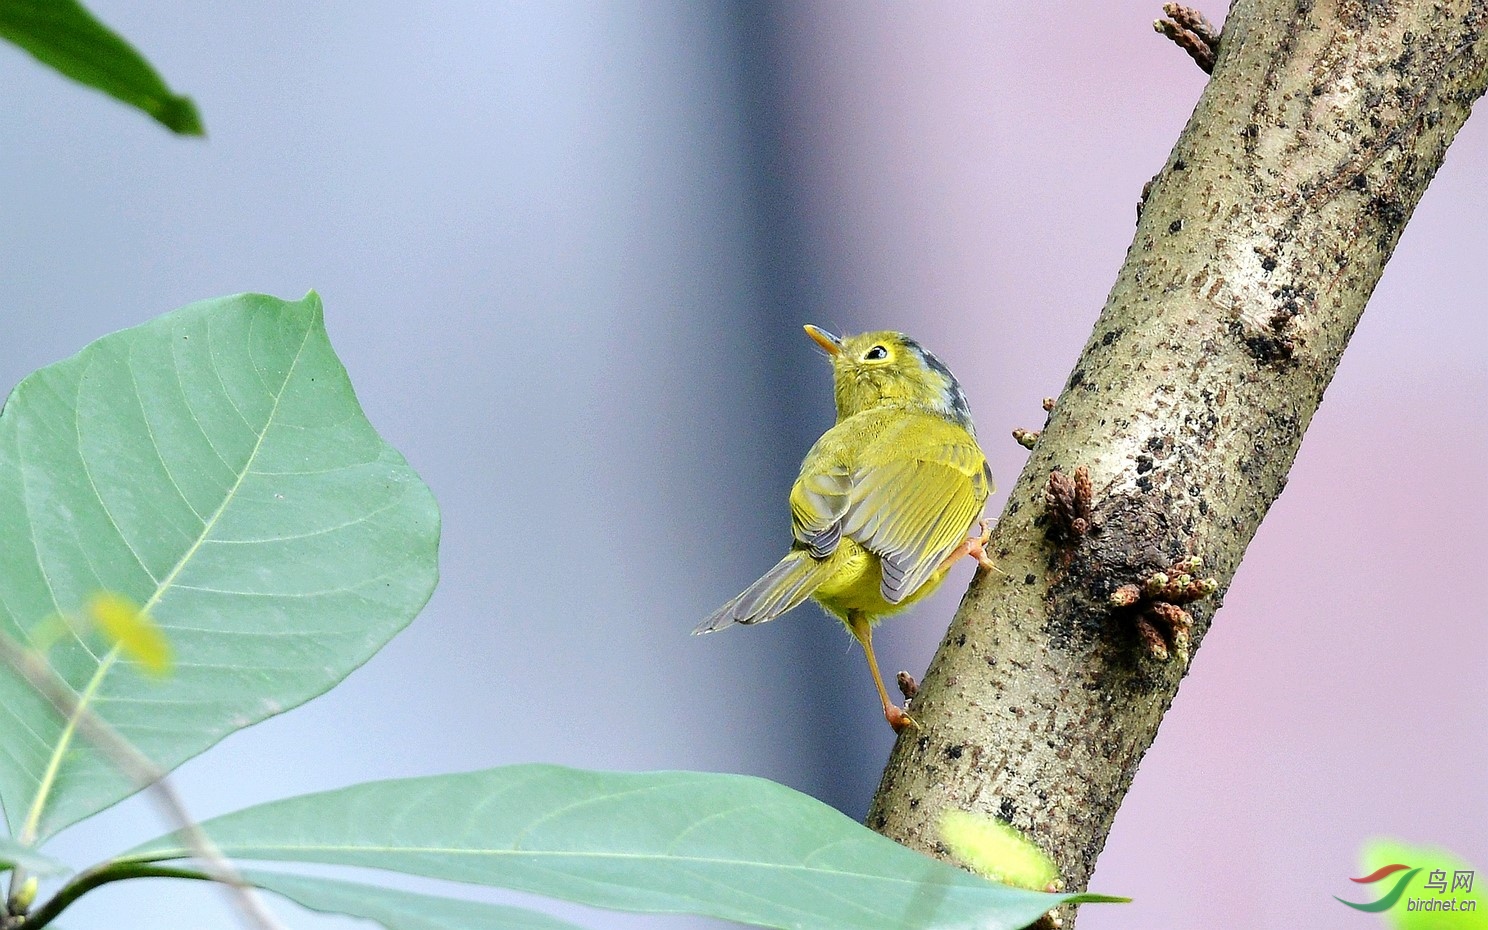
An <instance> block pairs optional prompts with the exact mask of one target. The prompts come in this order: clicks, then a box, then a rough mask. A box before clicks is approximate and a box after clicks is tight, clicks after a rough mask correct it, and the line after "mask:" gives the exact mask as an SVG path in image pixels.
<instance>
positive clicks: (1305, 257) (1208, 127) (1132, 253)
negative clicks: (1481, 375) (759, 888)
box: [868, 0, 1488, 889]
mask: <svg viewBox="0 0 1488 930" xmlns="http://www.w3.org/2000/svg"><path fill="white" fill-rule="evenodd" d="M1485 18H1488V7H1485V5H1484V4H1482V3H1480V2H1479V3H1474V2H1470V0H1444V2H1423V0H1377V2H1371V3H1367V4H1363V3H1358V2H1353V0H1316V2H1314V0H1249V2H1246V0H1241V2H1238V3H1236V4H1235V7H1234V9H1233V10H1232V12H1231V14H1230V17H1229V21H1228V22H1227V23H1226V25H1225V29H1224V37H1223V42H1222V44H1221V45H1220V46H1219V55H1218V58H1217V60H1216V62H1215V68H1214V75H1213V78H1212V80H1211V81H1210V83H1209V85H1208V87H1207V88H1206V90H1205V92H1204V94H1203V97H1202V98H1201V100H1200V101H1199V104H1198V106H1197V108H1196V109H1195V111H1194V114H1193V116H1192V117H1191V119H1190V120H1189V124H1188V126H1187V128H1186V129H1185V130H1184V132H1183V134H1182V136H1181V137H1180V138H1179V140H1178V143H1177V145H1176V146H1175V147H1174V149H1173V152H1172V154H1171V155H1170V156H1169V158H1168V162H1167V164H1166V165H1165V166H1164V168H1163V170H1162V172H1161V173H1160V174H1159V176H1158V177H1157V178H1156V179H1155V183H1154V184H1153V186H1152V190H1151V196H1150V198H1149V199H1148V201H1147V204H1146V208H1145V209H1144V210H1143V212H1142V215H1141V219H1140V221H1139V224H1138V227H1137V234H1136V238H1135V240H1134V242H1133V243H1132V246H1131V249H1130V250H1129V251H1128V253H1127V258H1126V263H1125V265H1124V266H1123V267H1122V269H1121V272H1120V274H1119V276H1118V278H1117V280H1116V284H1115V286H1114V287H1113V289H1112V291H1111V294H1110V297H1109V298H1108V300H1107V304H1106V307H1105V309H1104V311H1103V312H1102V314H1101V317H1100V319H1099V321H1098V322H1097V323H1096V326H1095V331H1094V333H1093V334H1092V336H1091V338H1090V341H1089V342H1088V343H1087V344H1086V346H1085V348H1084V351H1083V352H1082V354H1081V356H1080V359H1079V361H1078V362H1077V363H1076V366H1075V369H1074V371H1073V373H1072V374H1071V375H1070V378H1069V382H1068V384H1067V385H1066V387H1065V390H1064V393H1063V394H1062V396H1061V397H1060V398H1059V399H1058V402H1057V403H1056V404H1055V406H1054V409H1053V416H1052V418H1051V419H1050V422H1049V424H1048V427H1047V429H1045V430H1044V431H1043V433H1042V435H1041V437H1038V438H1037V440H1036V442H1035V443H1034V446H1033V452H1032V454H1031V456H1030V457H1029V460H1028V465H1027V467H1026V468H1025V469H1024V471H1023V474H1022V476H1021V477H1020V478H1019V480H1018V483H1017V485H1016V486H1015V487H1014V488H1013V490H1012V492H1011V494H1010V496H1009V498H1008V502H1007V506H1006V508H1005V510H1004V511H1003V515H1002V519H1001V520H1000V521H999V523H998V525H997V528H996V531H995V533H994V535H993V537H992V541H991V543H990V544H989V546H988V551H989V552H993V553H995V554H996V557H997V559H998V562H999V564H1000V565H1001V566H1002V568H1003V570H1004V571H1006V572H1007V575H1006V576H1002V575H998V574H995V573H982V574H981V575H979V577H978V579H977V581H976V583H975V584H974V585H973V586H972V589H971V591H970V592H969V594H968V595H967V597H966V599H965V600H964V602H963V603H962V605H961V609H960V610H959V611H958V613H957V615H956V618H955V620H954V622H953V623H952V625H951V628H950V630H949V632H948V633H947V634H946V638H945V640H944V641H943V642H942V643H941V645H940V649H939V651H938V652H937V653H936V656H935V659H934V660H933V662H932V663H931V666H930V669H929V671H928V673H927V674H926V676H925V679H924V681H923V682H921V684H920V691H919V695H918V696H917V697H916V698H915V702H914V716H915V719H916V720H918V721H919V722H920V725H921V727H922V729H920V730H919V731H909V732H907V733H905V734H904V735H903V736H902V737H901V738H900V739H899V742H898V743H897V745H896V746H895V749H894V753H893V755H892V757H891V759H890V761H889V765H888V768H887V770H886V771H885V773H884V778H883V782H882V784H881V785H880V787H879V791H878V795H877V797H876V798H875V800H874V803H873V806H872V809H871V810H870V812H869V815H868V823H869V825H870V826H871V827H873V828H875V829H877V830H879V831H881V832H883V833H885V834H887V835H889V836H891V837H893V838H895V839H897V840H900V841H901V842H904V843H906V844H908V845H910V846H913V847H916V848H918V849H922V850H925V851H927V852H930V853H931V854H935V855H941V856H944V855H945V849H944V847H942V846H941V845H940V842H939V839H938V835H937V830H936V823H937V820H938V818H939V815H940V812H941V811H943V810H945V809H947V808H960V809H966V810H975V811H982V812H987V813H991V814H994V815H997V816H1000V817H1002V818H1003V819H1005V820H1008V821H1010V822H1012V823H1013V824H1014V825H1016V826H1018V827H1019V828H1021V829H1023V830H1025V831H1026V832H1027V833H1028V834H1029V835H1030V836H1031V837H1032V838H1033V839H1034V840H1035V841H1037V842H1038V843H1039V844H1040V845H1041V846H1043V847H1044V848H1045V849H1046V850H1047V851H1048V852H1049V853H1050V854H1051V855H1052V856H1053V857H1054V859H1055V861H1056V862H1057V863H1058V864H1059V866H1060V869H1061V872H1062V874H1063V877H1064V880H1065V882H1066V884H1067V886H1068V887H1070V888H1073V889H1079V888H1083V887H1084V886H1085V885H1086V882H1087V881H1088V879H1089V877H1090V874H1091V872H1092V870H1093V869H1094V866H1095V860H1096V856H1097V855H1098V854H1099V853H1100V850H1101V848H1102V846H1103V845H1104V843H1105V839H1106V834H1107V832H1108V831H1109V829H1110V826H1111V822H1112V819H1113V818H1114V817H1115V814H1116V809H1117V807H1118V806H1119V805H1120V803H1121V799H1122V797H1123V796H1124V795H1125V793H1126V790H1127V788H1128V786H1129V785H1130V783H1131V779H1132V776H1133V774H1134V773H1135V771H1136V767H1137V763H1138V762H1139V761H1140V760H1141V758H1142V754H1143V753H1144V752H1146V750H1147V747H1148V746H1149V745H1151V743H1152V740H1153V738H1154V736H1155V735H1156V733H1157V728H1158V725H1159V724H1160V723H1161V721H1162V717H1163V714H1164V712H1165V711H1166V710H1167V708H1168V706H1169V704H1170V703H1171V701H1172V699H1173V696H1174V694H1175V693H1176V691H1177V688H1178V683H1179V680H1180V679H1181V678H1182V676H1183V673H1184V671H1185V666H1184V663H1183V662H1182V661H1181V660H1180V659H1179V658H1177V657H1176V656H1175V657H1173V658H1170V659H1169V660H1168V661H1166V662H1164V661H1161V660H1160V659H1159V658H1157V657H1156V655H1154V654H1152V653H1150V652H1149V651H1148V646H1150V645H1151V643H1150V636H1147V634H1142V633H1139V630H1138V625H1137V624H1136V623H1135V622H1134V619H1133V618H1134V616H1137V614H1136V613H1134V611H1132V610H1130V609H1122V608H1120V607H1117V606H1113V604H1112V600H1111V598H1112V595H1113V594H1115V593H1116V592H1117V591H1118V590H1120V589H1122V588H1123V587H1124V586H1128V585H1138V586H1141V585H1143V584H1144V582H1145V580H1146V579H1150V578H1151V577H1152V576H1153V574H1154V573H1156V572H1164V571H1167V570H1168V568H1169V567H1170V566H1173V565H1174V564H1175V563H1180V562H1182V561H1183V560H1185V559H1187V558H1188V557H1190V556H1194V555H1201V556H1202V558H1203V563H1204V573H1205V574H1206V575H1213V576H1215V578H1216V579H1217V581H1218V591H1217V592H1216V596H1215V597H1214V598H1209V599H1203V600H1196V601H1194V602H1193V603H1191V604H1188V605H1187V606H1186V610H1187V611H1188V612H1189V613H1190V614H1191V616H1192V629H1191V637H1192V646H1193V648H1195V649H1196V648H1197V647H1198V645H1199V644H1200V643H1201V642H1202V640H1203V637H1204V634H1205V632H1206V631H1207V630H1208V628H1209V623H1210V620H1211V618H1212V616H1213V612H1214V610H1215V609H1216V608H1217V606H1218V602H1219V600H1220V599H1221V598H1222V597H1223V593H1224V591H1225V590H1226V589H1227V587H1228V585H1229V582H1230V579H1231V578H1232V577H1233V575H1234V572H1235V570H1236V568H1237V567H1238V565H1239V564H1240V559H1241V556H1242V555H1243V553H1244V551H1245V547H1246V546H1247V545H1248V544H1249V542H1250V540H1251V537H1252V536H1253V535H1254V534H1255V532H1256V529H1257V527H1258V526H1259V525H1260V522H1261V518H1262V517H1263V516H1264V515H1265V514H1266V511H1267V510H1268V509H1269V508H1270V506H1271V504H1272V502H1273V501H1275V499H1276V497H1277V495H1279V494H1280V493H1281V489H1282V487H1283V486H1284V485H1285V483H1286V475H1287V472H1288V470H1289V469H1290V468H1291V465H1292V460H1293V458H1294V457H1295V455H1296V452H1297V448H1298V446H1299V444H1300V443H1301V441H1302V435H1303V433H1304V431H1305V430H1306V429H1307V425H1308V423H1309V422H1310V421H1311V419H1312V416H1313V413H1314V412H1315V411H1316V409H1317V406H1318V403H1319V402H1320V401H1321V399H1322V395H1323V389H1324V388H1325V387H1326V386H1327V384H1328V382H1329V381H1330V380H1331V379H1332V377H1333V372H1334V370H1335V369H1336V367H1337V365H1338V361H1339V358H1340V357H1341V355H1342V353H1343V349H1344V346H1345V345H1346V344H1347V342H1348V339H1349V336H1350V335H1351V334H1352V333H1353V331H1354V327H1355V326H1356V325H1357V324H1358V321H1359V316H1360V314H1361V313H1362V312H1363V309H1364V305H1365V304H1366V302H1367V301H1368V299H1369V296H1370V294H1371V293H1372V292H1373V290H1374V287H1375V284H1376V283H1377V282H1378V281H1379V278H1380V274H1381V273H1382V271H1383V270H1384V266H1385V262H1386V261H1387V260H1388V259H1389V257H1390V254H1391V252H1392V251H1393V250H1394V247H1395V243H1396V241H1397V240H1398V239H1399V237H1400V233H1401V230H1402V229H1403V228H1404V226H1405V223H1406V221H1407V220H1408V219H1409V217H1410V215H1411V212H1412V211H1413V210H1414V209H1415V206H1416V204H1417V202H1418V201H1419V200H1420V197H1421V195H1422V193H1423V192H1424V191H1425V189H1426V186H1427V184H1428V183H1429V182H1430V180H1431V178H1432V176H1433V175H1434V174H1435V172H1436V170H1437V168H1438V167H1439V166H1440V164H1441V162H1442V158H1443V156H1444V155H1445V153H1446V150H1447V146H1448V145H1449V144H1450V143H1451V141H1452V138H1453V136H1454V135H1455V134H1456V132H1457V130H1458V128H1460V127H1461V125H1462V123H1463V121H1464V120H1466V118H1467V116H1468V113H1469V111H1470V108H1471V106H1472V103H1473V101H1474V100H1476V99H1477V98H1478V97H1479V96H1480V95H1481V94H1482V93H1483V90H1484V86H1485V82H1488V38H1485ZM1080 466H1084V467H1085V468H1087V469H1088V472H1089V476H1090V482H1091V488H1092V493H1091V501H1090V516H1089V521H1088V523H1089V526H1088V530H1087V531H1086V532H1084V533H1074V534H1070V533H1062V532H1059V531H1058V530H1059V527H1057V526H1055V527H1053V529H1054V530H1055V532H1053V533H1052V534H1051V533H1047V532H1046V530H1047V529H1049V528H1050V525H1051V524H1050V513H1049V509H1048V506H1049V505H1048V504H1047V503H1046V501H1045V487H1046V485H1047V484H1048V482H1049V477H1050V474H1051V472H1053V471H1055V470H1059V471H1061V472H1062V473H1063V474H1064V475H1070V474H1074V473H1075V470H1076V469H1077V468H1078V467H1080ZM1129 595H1130V589H1129V588H1128V589H1126V591H1125V592H1123V595H1117V598H1116V601H1117V602H1118V603H1120V602H1122V601H1123V596H1126V597H1128V598H1129ZM1149 632H1150V631H1149ZM1144 636H1147V642H1146V644H1145V645H1144V639H1143V637H1144Z"/></svg>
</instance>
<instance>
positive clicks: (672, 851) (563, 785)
mask: <svg viewBox="0 0 1488 930" xmlns="http://www.w3.org/2000/svg"><path fill="white" fill-rule="evenodd" d="M203 826H204V828H205V829H206V831H207V833H208V834H209V835H210V836H211V837H212V839H213V840H214V841H215V842H216V843H217V844H218V845H219V846H220V847H221V848H222V850H223V852H224V853H226V854H227V855H229V856H232V857H234V858H237V859H276V860H293V861H299V862H321V863H335V864H343V865H357V866H369V867H372V868H381V869H393V870H396V871H400V872H408V873H412V874H415V875H428V876H433V877H436V878H443V879H449V880H452V881H462V882H473V883H478V884H483V885H498V886H502V887H507V888H515V889H518V890H521V891H529V892H536V893H538V894H545V895H551V896H553V897H557V898H564V899H567V900H570V901H578V902H580V903H583V904H589V905H595V906H598V907H610V908H618V909H622V910H632V911H652V912H688V913H695V914H707V915H711V916H714V917H722V918H725V919H728V920H737V921H740V922H743V923H749V924H757V925H760V926H765V927H783V928H785V927H788V928H801V930H805V928H819V930H827V928H831V930H853V928H857V930H882V928H884V927H893V928H896V930H916V928H923V930H929V928H947V930H949V928H968V927H977V928H983V930H992V928H999V927H1000V928H1016V927H1023V926H1026V925H1027V924H1029V923H1030V922H1032V921H1033V920H1035V919H1036V918H1037V917H1038V916H1039V915H1040V914H1042V913H1044V912H1045V911H1047V910H1048V909H1049V908H1051V907H1054V906H1055V905H1057V904H1059V903H1060V902H1062V901H1066V900H1070V899H1072V897H1073V896H1070V895H1052V894H1041V893H1038V892H1032V891H1022V890H1018V889H1014V888H1008V887H1005V886H1002V885H994V884H992V883H990V882H987V881H984V880H982V879H980V878H977V877H976V876H974V875H971V874H969V873H967V872H963V871H961V870H960V869H957V868H955V867H953V866H950V865H946V864H945V863H943V862H938V861H936V860H934V859H931V858H929V857H927V856H923V855H921V854H919V853H917V852H914V851H912V850H910V849H908V848H906V847H903V846H900V845H899V844H897V843H895V842H893V841H891V840H888V839H885V838H884V837H882V836H879V835H878V834H876V833H874V832H872V831H871V830H869V829H867V828H866V827H863V826H862V825H860V824H858V823H856V822H854V821H853V820H851V819H849V818H847V817H844V816H843V815H842V814H840V813H838V812H837V811H835V810H833V809H832V808H830V807H828V806H827V805H825V804H822V803H821V802H819V801H816V800H814V799H812V798H810V797H808V796H806V795H804V794H801V793H799V792H796V791H792V790H791V789H789V788H786V787H784V786H782V785H777V784H775V783H773V782H769V781H764V780H762V779H758V778H748V777H744V776H740V775H712V774H703V773H691V772H655V773H649V774H622V773H607V772H586V771H579V770H575V769H566V768H560V767H557V766H547V765H519V766H511V767H507V768H498V769H489V770H486V771H481V772H469V773H465V774H460V775H439V776H432V777H427V778H409V779H400V780H394V781H382V782H370V783H368V784H364V785H355V786H353V787H350V788H344V789H341V790H339V791H329V792H324V793H320V794H311V795H305V796H303V797H297V798H290V799H287V800H284V801H276V802H273V803H269V804H262V805H259V806H257V807H250V808H248V809H246V810H242V811H238V812H237V813H233V814H228V815H226V816H224V817H218V818H216V819H214V820H209V821H207V822H206V823H205V824H204V825H203ZM186 855H188V852H187V850H186V849H185V847H184V846H183V845H182V844H181V842H180V841H179V840H178V839H176V838H175V837H163V838H161V839H159V840H156V841H154V842H152V843H149V844H146V845H145V846H142V847H140V848H138V849H136V850H134V851H132V852H130V853H129V854H127V855H126V856H125V857H123V861H126V862H128V861H136V862H149V861H161V860H167V859H177V858H181V857H184V856H186ZM1084 900H1091V899H1089V898H1085V899H1084Z"/></svg>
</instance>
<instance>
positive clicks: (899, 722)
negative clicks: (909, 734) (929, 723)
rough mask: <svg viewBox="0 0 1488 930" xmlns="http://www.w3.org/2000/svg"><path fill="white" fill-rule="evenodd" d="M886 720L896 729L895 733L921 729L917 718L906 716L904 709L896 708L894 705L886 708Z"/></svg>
mask: <svg viewBox="0 0 1488 930" xmlns="http://www.w3.org/2000/svg"><path fill="white" fill-rule="evenodd" d="M884 719H885V720H887V721H888V722H889V726H891V727H893V728H894V732H895V733H903V732H904V731H905V730H907V729H914V730H918V729H919V728H920V725H919V724H918V723H916V722H915V718H913V717H911V716H910V715H909V714H906V713H905V712H904V711H903V709H902V708H899V707H896V706H894V705H893V704H889V705H886V706H885V707H884Z"/></svg>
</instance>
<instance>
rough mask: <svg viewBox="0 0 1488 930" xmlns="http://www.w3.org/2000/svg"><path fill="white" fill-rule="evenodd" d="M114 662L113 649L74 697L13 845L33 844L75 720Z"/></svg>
mask: <svg viewBox="0 0 1488 930" xmlns="http://www.w3.org/2000/svg"><path fill="white" fill-rule="evenodd" d="M118 658H119V647H118V646H115V647H114V648H113V649H111V650H110V651H109V653H108V655H106V656H104V657H103V660H102V661H100V662H99V663H98V668H97V669H95V670H94V672H93V677H92V678H90V679H88V685H87V687H85V688H84V689H83V690H82V693H80V694H79V695H78V697H77V700H76V701H75V707H74V708H73V711H72V713H70V714H68V715H67V725H66V726H64V727H63V728H62V733H61V735H60V736H59V737H58V738H57V745H56V746H55V747H53V748H52V756H51V758H50V759H48V760H47V767H46V771H45V772H43V773H42V775H41V782H40V783H39V784H38V785H37V786H36V797H35V798H33V799H32V801H31V809H30V810H29V811H27V813H26V821H25V823H24V824H22V826H21V831H20V833H19V834H17V836H16V842H18V843H20V844H21V845H22V846H30V845H31V844H33V843H35V842H36V832H37V829H38V828H39V827H40V825H41V815H42V812H43V811H44V810H45V809H46V802H47V798H48V797H50V796H51V793H52V786H53V785H55V784H56V783H57V773H58V772H59V771H61V769H62V757H63V756H65V755H66V754H67V748H68V747H69V746H70V745H72V737H73V735H74V734H75V733H77V727H78V720H79V719H81V718H82V716H83V714H84V713H86V712H87V709H88V705H89V704H90V703H92V701H93V697H94V696H95V695H96V694H98V688H99V686H100V685H102V684H103V678H104V676H105V675H107V674H108V670H109V669H110V668H112V667H113V664H114V662H115V660H117V659H118ZM12 664H14V663H12ZM59 709H60V708H59Z"/></svg>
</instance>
